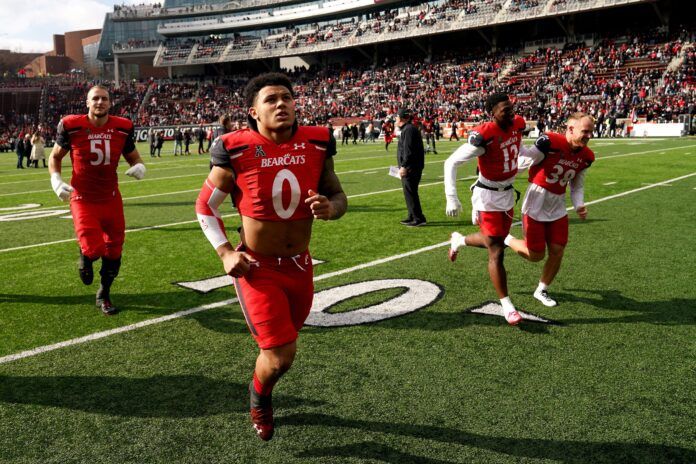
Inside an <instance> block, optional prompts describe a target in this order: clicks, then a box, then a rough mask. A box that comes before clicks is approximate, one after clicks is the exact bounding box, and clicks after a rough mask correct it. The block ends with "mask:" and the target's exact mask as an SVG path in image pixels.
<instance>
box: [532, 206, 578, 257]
mask: <svg viewBox="0 0 696 464" xmlns="http://www.w3.org/2000/svg"><path fill="white" fill-rule="evenodd" d="M522 226H523V227H524V240H525V242H527V248H528V249H529V250H530V251H534V252H537V253H543V252H544V250H546V244H547V243H548V244H552V243H553V244H555V245H561V246H566V245H567V244H568V216H567V215H566V216H563V217H562V218H561V219H557V220H555V221H551V222H542V221H537V220H536V219H532V218H531V217H529V216H528V215H526V214H524V215H523V216H522Z"/></svg>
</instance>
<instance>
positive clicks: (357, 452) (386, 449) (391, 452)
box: [297, 441, 452, 464]
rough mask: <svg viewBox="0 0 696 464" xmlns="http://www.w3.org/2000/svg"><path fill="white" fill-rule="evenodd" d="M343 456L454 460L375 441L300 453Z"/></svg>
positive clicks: (438, 463) (400, 461) (414, 462)
mask: <svg viewBox="0 0 696 464" xmlns="http://www.w3.org/2000/svg"><path fill="white" fill-rule="evenodd" d="M338 456H340V457H342V458H358V459H360V460H361V461H363V460H365V461H373V460H374V461H380V462H387V463H390V464H405V463H408V464H451V463H452V461H443V460H442V459H432V458H424V457H420V456H414V455H412V454H408V453H404V452H402V451H400V450H398V449H396V448H392V447H391V446H387V445H383V444H381V443H373V442H370V441H365V442H361V443H353V444H351V445H343V446H330V447H327V448H315V449H311V450H308V451H304V452H302V453H299V454H298V455H297V457H300V458H323V457H329V458H333V457H338Z"/></svg>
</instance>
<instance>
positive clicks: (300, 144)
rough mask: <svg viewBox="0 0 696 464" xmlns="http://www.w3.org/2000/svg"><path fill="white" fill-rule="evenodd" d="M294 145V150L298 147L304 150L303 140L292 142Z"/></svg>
mask: <svg viewBox="0 0 696 464" xmlns="http://www.w3.org/2000/svg"><path fill="white" fill-rule="evenodd" d="M294 146H295V150H299V149H300V148H301V149H303V150H304V148H305V144H304V142H303V143H296V144H294Z"/></svg>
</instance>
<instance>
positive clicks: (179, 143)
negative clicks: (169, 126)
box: [174, 127, 184, 156]
mask: <svg viewBox="0 0 696 464" xmlns="http://www.w3.org/2000/svg"><path fill="white" fill-rule="evenodd" d="M177 153H179V154H180V155H181V156H183V155H184V133H183V132H181V128H180V127H177V128H176V129H175V130H174V156H177Z"/></svg>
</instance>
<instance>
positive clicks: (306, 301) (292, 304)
mask: <svg viewBox="0 0 696 464" xmlns="http://www.w3.org/2000/svg"><path fill="white" fill-rule="evenodd" d="M244 251H246V252H247V253H249V254H250V255H252V256H253V257H254V259H256V260H257V262H258V265H252V266H251V269H250V270H249V272H248V273H247V274H246V275H245V276H243V277H240V278H238V279H234V287H235V289H236V290H237V297H238V298H239V304H240V306H241V307H242V312H243V313H244V318H245V319H246V322H247V325H248V326H249V331H250V332H251V335H252V336H253V337H254V339H255V340H256V343H257V344H258V345H259V348H261V349H262V350H267V349H269V348H275V347H278V346H282V345H286V344H288V343H291V342H294V341H295V340H296V339H297V334H298V332H299V330H300V329H301V328H302V326H303V325H304V322H305V320H306V319H307V316H308V315H309V310H310V309H312V300H313V298H314V278H313V276H314V273H313V269H312V258H311V256H310V255H309V252H308V251H305V252H304V253H301V254H299V255H297V256H295V257H292V258H278V257H273V256H262V255H257V254H255V253H252V252H250V251H249V250H244Z"/></svg>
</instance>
